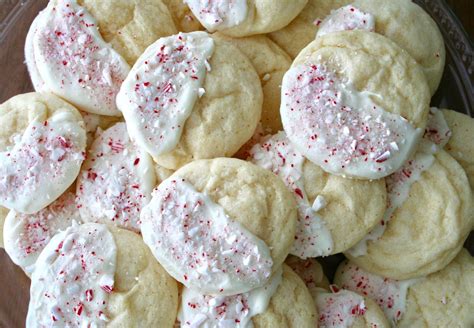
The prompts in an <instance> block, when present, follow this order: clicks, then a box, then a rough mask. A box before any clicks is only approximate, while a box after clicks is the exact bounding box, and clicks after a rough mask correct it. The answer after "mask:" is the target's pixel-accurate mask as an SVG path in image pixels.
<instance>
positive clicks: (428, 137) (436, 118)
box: [419, 107, 452, 153]
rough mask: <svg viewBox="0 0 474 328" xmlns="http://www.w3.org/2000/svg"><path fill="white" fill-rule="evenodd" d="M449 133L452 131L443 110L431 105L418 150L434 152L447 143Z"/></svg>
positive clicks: (449, 136)
mask: <svg viewBox="0 0 474 328" xmlns="http://www.w3.org/2000/svg"><path fill="white" fill-rule="evenodd" d="M451 135H452V132H451V130H450V129H449V126H448V123H447V122H446V120H445V118H444V115H443V112H442V111H440V110H439V109H438V108H435V107H432V108H431V109H430V113H429V116H428V124H427V126H426V129H425V135H424V136H423V139H422V142H421V145H420V146H419V151H423V152H425V153H435V152H437V151H438V150H439V149H442V148H444V146H446V145H447V144H448V142H449V139H450V138H451Z"/></svg>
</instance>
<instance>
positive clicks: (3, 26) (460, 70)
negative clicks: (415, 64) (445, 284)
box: [0, 0, 474, 327]
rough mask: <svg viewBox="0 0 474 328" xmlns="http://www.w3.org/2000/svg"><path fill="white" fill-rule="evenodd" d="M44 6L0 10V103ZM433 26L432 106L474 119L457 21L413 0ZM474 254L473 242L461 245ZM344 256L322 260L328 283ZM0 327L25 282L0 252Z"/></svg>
mask: <svg viewBox="0 0 474 328" xmlns="http://www.w3.org/2000/svg"><path fill="white" fill-rule="evenodd" d="M47 2H48V1H47V0H23V1H18V0H4V1H2V2H1V4H0V67H1V74H0V86H1V87H0V103H3V102H4V101H6V100H7V99H9V98H10V97H12V96H14V95H17V94H19V93H24V92H30V91H33V88H32V85H31V82H30V79H29V76H28V72H27V69H26V66H25V65H24V56H23V46H24V40H25V38H26V34H27V32H28V28H29V26H30V24H31V22H32V21H33V19H34V18H35V16H36V14H37V13H38V12H39V11H40V10H41V9H43V8H44V7H45V6H46V4H47ZM415 2H416V3H418V4H419V5H420V6H422V7H423V8H424V9H425V10H426V11H427V12H428V13H429V14H430V15H431V16H432V17H433V19H434V20H435V21H436V22H437V23H438V25H439V27H440V29H441V32H442V33H443V37H444V40H445V43H446V50H447V59H446V69H445V72H444V76H443V79H442V81H441V85H440V88H439V90H438V92H437V93H436V95H435V96H434V97H433V99H432V105H433V106H437V107H441V108H450V109H455V110H457V111H460V112H463V113H467V114H469V115H471V116H474V88H473V85H474V84H473V71H474V62H473V55H474V51H473V43H472V41H471V40H470V38H469V37H468V35H467V33H466V32H465V31H464V28H463V27H462V25H461V23H460V21H459V20H458V18H457V17H456V16H455V15H454V13H453V12H452V11H451V9H450V8H449V6H448V5H447V4H446V3H445V2H444V1H443V0H415ZM466 246H467V247H468V248H469V250H470V252H471V254H473V253H474V237H473V234H471V236H470V238H469V240H468V241H467V242H466ZM342 258H343V256H342V255H341V256H339V255H336V256H331V257H329V258H326V259H324V261H323V262H324V263H323V264H324V267H325V271H326V274H327V275H328V276H329V277H332V276H333V274H334V271H335V269H336V267H337V264H338V263H339V262H340V261H341V259H342ZM0 291H1V297H0V327H24V325H25V318H26V313H27V309H28V298H29V279H28V278H27V277H26V276H25V275H24V274H23V272H22V271H21V269H19V268H18V267H17V266H15V265H14V264H13V263H12V262H11V261H10V260H9V258H8V256H7V255H6V254H5V252H4V251H3V250H0Z"/></svg>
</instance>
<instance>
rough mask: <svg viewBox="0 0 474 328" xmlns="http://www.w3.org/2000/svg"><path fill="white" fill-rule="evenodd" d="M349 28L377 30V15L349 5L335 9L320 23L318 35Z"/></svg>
mask: <svg viewBox="0 0 474 328" xmlns="http://www.w3.org/2000/svg"><path fill="white" fill-rule="evenodd" d="M347 30H364V31H369V32H373V31H375V17H374V15H372V14H370V13H366V12H363V11H361V10H360V9H358V8H356V7H354V6H352V5H348V6H345V7H342V8H339V9H336V10H333V11H332V12H331V14H330V15H329V16H327V17H326V18H325V19H324V20H323V21H322V22H321V23H320V25H319V29H318V33H317V34H316V37H319V36H323V35H326V34H329V33H333V32H339V31H347Z"/></svg>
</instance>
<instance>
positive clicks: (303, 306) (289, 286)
mask: <svg viewBox="0 0 474 328" xmlns="http://www.w3.org/2000/svg"><path fill="white" fill-rule="evenodd" d="M178 320H179V321H180V324H181V327H227V326H230V327H248V326H253V327H256V328H266V327H278V328H279V327H282V328H283V327H289V328H297V327H308V328H309V327H314V326H315V324H316V320H317V313H316V307H315V306H314V302H313V300H312V299H311V295H310V294H309V293H308V290H307V289H306V287H305V286H304V283H303V282H302V281H301V279H300V278H299V277H298V276H297V275H296V274H295V273H294V272H293V271H292V270H291V269H290V268H289V267H288V266H287V265H283V267H282V268H281V269H279V270H278V271H277V272H276V273H275V274H274V275H273V276H272V278H271V279H270V281H269V282H268V283H267V284H266V285H264V286H263V287H260V288H258V289H255V290H252V291H249V292H247V293H244V294H238V295H234V296H206V295H202V294H200V293H199V292H197V291H193V290H191V289H187V288H185V289H184V290H183V296H182V300H181V308H180V311H179V314H178Z"/></svg>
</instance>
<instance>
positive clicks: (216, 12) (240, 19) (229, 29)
mask: <svg viewBox="0 0 474 328" xmlns="http://www.w3.org/2000/svg"><path fill="white" fill-rule="evenodd" d="M184 2H185V3H187V5H188V6H189V8H190V9H191V11H192V12H193V13H194V15H195V16H196V18H197V19H198V20H199V21H200V22H201V24H202V25H203V26H204V27H205V28H206V29H207V30H208V31H210V32H215V31H221V32H222V33H225V34H227V35H229V36H234V37H243V36H249V35H254V34H264V33H269V32H272V31H276V30H278V29H280V28H282V27H284V26H286V25H288V24H289V23H290V22H291V21H292V20H293V18H295V17H296V16H297V15H298V14H299V13H300V12H301V10H302V9H303V8H304V6H306V3H307V2H308V0H294V1H285V0H272V1H271V0H252V1H246V0H233V1H229V0H220V1H215V2H212V1H206V0H184Z"/></svg>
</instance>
